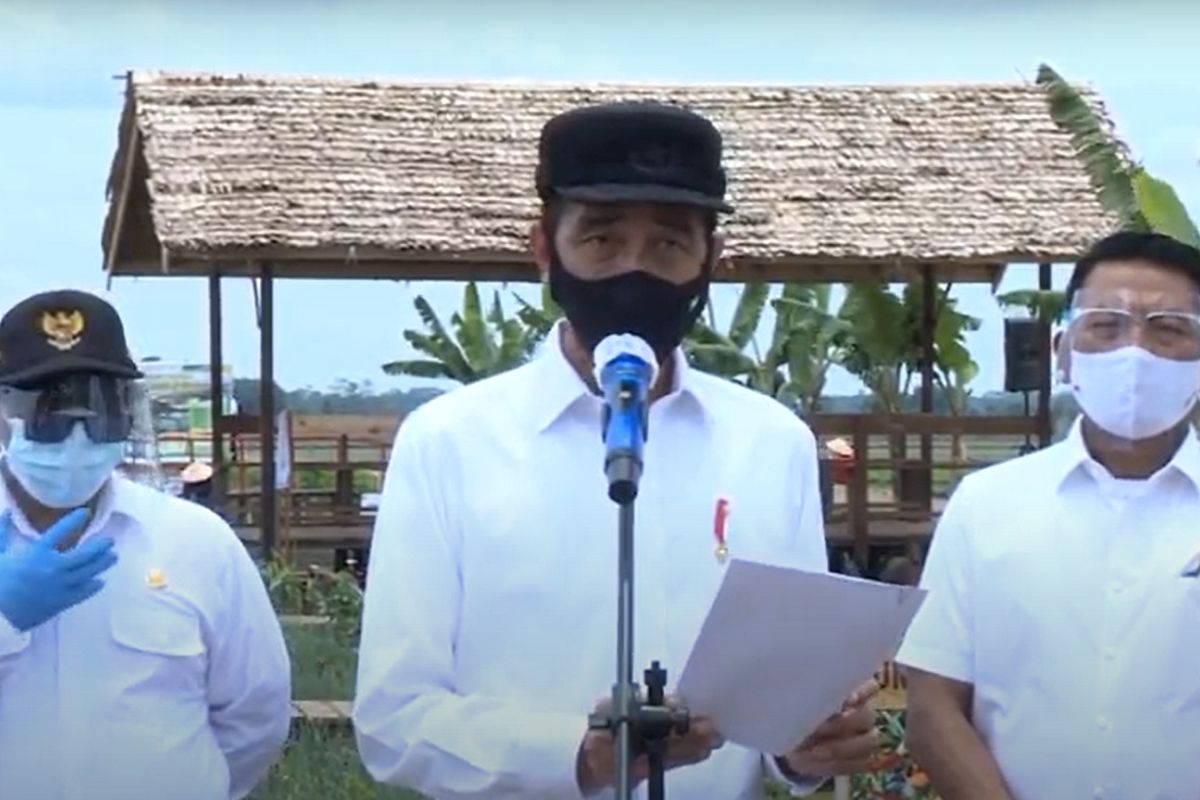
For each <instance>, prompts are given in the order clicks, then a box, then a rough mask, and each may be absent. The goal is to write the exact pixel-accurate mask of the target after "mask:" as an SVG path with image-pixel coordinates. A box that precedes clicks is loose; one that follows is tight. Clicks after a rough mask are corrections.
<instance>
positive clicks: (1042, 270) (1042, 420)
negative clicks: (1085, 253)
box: [1037, 264, 1054, 447]
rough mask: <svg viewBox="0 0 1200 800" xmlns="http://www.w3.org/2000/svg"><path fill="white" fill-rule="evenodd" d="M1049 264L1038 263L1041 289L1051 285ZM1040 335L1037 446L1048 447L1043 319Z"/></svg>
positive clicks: (1047, 328) (1047, 370) (1046, 333)
mask: <svg viewBox="0 0 1200 800" xmlns="http://www.w3.org/2000/svg"><path fill="white" fill-rule="evenodd" d="M1051 277H1052V276H1051V273H1050V265H1049V264H1038V289H1039V290H1041V291H1044V292H1045V291H1049V290H1050V288H1051V286H1052V281H1051ZM1040 327H1041V330H1040V335H1039V337H1038V339H1039V341H1040V342H1041V364H1040V365H1039V367H1038V377H1039V385H1038V405H1037V415H1038V446H1040V447H1049V446H1050V440H1051V438H1052V437H1053V433H1054V432H1053V430H1052V426H1051V421H1050V322H1049V320H1043V321H1042V323H1041V326H1040Z"/></svg>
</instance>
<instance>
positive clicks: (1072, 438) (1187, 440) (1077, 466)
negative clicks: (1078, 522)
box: [1056, 415, 1200, 491]
mask: <svg viewBox="0 0 1200 800" xmlns="http://www.w3.org/2000/svg"><path fill="white" fill-rule="evenodd" d="M1058 447H1059V448H1060V453H1061V455H1062V459H1061V462H1060V464H1059V466H1060V470H1059V472H1058V475H1057V484H1056V485H1057V486H1058V487H1059V488H1061V487H1062V485H1063V484H1064V483H1066V481H1067V479H1069V478H1071V477H1072V476H1074V475H1075V474H1076V473H1078V472H1079V471H1080V470H1095V469H1098V470H1103V469H1104V467H1103V466H1101V465H1100V464H1099V462H1097V461H1096V460H1095V459H1094V458H1092V454H1091V453H1089V452H1088V449H1087V444H1086V443H1085V442H1084V441H1083V415H1080V416H1079V417H1078V418H1076V420H1075V422H1074V423H1073V424H1072V425H1071V430H1070V432H1069V433H1068V434H1067V436H1066V438H1065V439H1063V441H1062V442H1060V443H1059V445H1058ZM1089 465H1091V466H1089ZM1172 470H1173V471H1175V472H1178V473H1180V474H1182V475H1183V476H1184V477H1185V478H1187V479H1188V480H1189V481H1191V483H1192V486H1193V487H1195V488H1196V490H1197V491H1200V441H1198V440H1197V438H1196V432H1195V431H1194V430H1192V429H1190V428H1189V430H1188V433H1187V435H1186V436H1185V437H1184V438H1183V443H1182V444H1180V445H1179V449H1178V450H1176V451H1175V455H1174V456H1172V457H1171V460H1170V461H1169V462H1167V465H1166V466H1165V467H1163V469H1162V470H1160V472H1159V473H1158V474H1162V473H1163V472H1167V471H1172Z"/></svg>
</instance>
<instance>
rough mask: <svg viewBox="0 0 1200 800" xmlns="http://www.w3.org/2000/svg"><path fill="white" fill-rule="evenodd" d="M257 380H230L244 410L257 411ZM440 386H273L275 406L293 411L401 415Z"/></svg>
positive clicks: (346, 383) (433, 394)
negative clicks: (382, 387) (388, 387)
mask: <svg viewBox="0 0 1200 800" xmlns="http://www.w3.org/2000/svg"><path fill="white" fill-rule="evenodd" d="M259 385H260V384H259V381H258V379H257V378H242V379H238V380H235V381H234V382H233V396H234V399H235V400H237V404H238V408H239V409H240V410H241V413H243V414H250V415H257V414H258V408H259ZM441 393H442V391H441V390H440V389H408V390H402V389H389V390H387V391H383V392H380V391H377V390H376V389H375V387H374V386H372V385H371V382H370V381H364V382H363V383H354V382H353V381H339V382H338V383H336V384H334V385H333V386H332V387H331V388H329V389H326V390H324V391H321V390H320V389H313V388H311V387H305V388H303V389H293V390H290V391H288V390H286V389H283V388H282V387H280V386H279V385H278V384H276V386H275V410H276V411H283V410H284V409H287V410H289V411H291V412H293V413H295V414H360V415H364V416H365V415H376V414H378V415H395V416H403V415H405V414H407V413H408V412H410V411H412V410H413V409H414V408H416V407H417V406H419V405H421V404H422V403H424V402H427V401H429V400H432V399H433V398H434V397H437V396H438V395H439V394H441Z"/></svg>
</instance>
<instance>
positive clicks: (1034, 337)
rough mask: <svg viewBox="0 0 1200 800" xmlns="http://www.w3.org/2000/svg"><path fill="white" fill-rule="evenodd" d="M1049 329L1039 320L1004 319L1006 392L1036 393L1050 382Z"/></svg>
mask: <svg viewBox="0 0 1200 800" xmlns="http://www.w3.org/2000/svg"><path fill="white" fill-rule="evenodd" d="M1049 347H1050V332H1049V329H1048V328H1047V327H1046V326H1045V325H1043V324H1042V323H1040V322H1038V321H1037V320H1036V319H1006V320H1004V391H1006V392H1036V391H1037V390H1038V389H1039V388H1041V386H1042V383H1043V382H1044V381H1048V380H1049V379H1050V364H1049V359H1046V363H1044V364H1043V362H1042V352H1043V349H1045V351H1046V352H1048V351H1049Z"/></svg>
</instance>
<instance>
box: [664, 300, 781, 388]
mask: <svg viewBox="0 0 1200 800" xmlns="http://www.w3.org/2000/svg"><path fill="white" fill-rule="evenodd" d="M770 290H771V287H770V285H769V284H766V283H763V282H761V281H756V282H752V283H747V284H746V285H745V287H743V289H742V293H741V295H740V296H739V297H738V304H737V307H736V308H735V309H734V312H733V320H732V321H731V322H730V324H729V332H728V333H721V332H720V331H718V330H716V328H714V327H713V325H712V322H713V320H712V319H711V317H710V319H709V321H708V322H703V321H698V322H697V323H696V325H695V327H694V328H693V329H692V330H691V332H690V333H689V334H688V336H687V338H686V339H685V340H684V343H683V347H684V352H685V353H686V355H687V357H688V363H689V364H691V365H692V366H693V367H695V368H696V369H699V370H701V371H703V372H709V373H712V374H714V375H721V376H723V377H725V378H729V379H730V380H734V381H737V382H739V383H743V384H745V385H746V386H750V387H751V388H754V389H757V390H758V391H763V392H766V393H767V394H771V395H772V396H773V395H774V394H775V390H776V388H777V386H778V385H780V384H781V383H782V381H783V376H782V373H781V367H782V365H783V356H782V348H783V344H782V342H780V341H779V340H778V338H776V339H773V340H772V342H771V345H770V346H769V347H768V348H767V353H766V356H765V357H764V356H763V354H762V353H761V352H760V351H759V347H758V342H757V341H756V340H755V338H754V333H755V331H757V330H758V326H759V323H760V322H761V320H762V314H763V310H764V309H765V308H766V305H767V299H768V297H769V295H770ZM747 347H749V348H750V351H751V352H750V353H747V352H746V348H747Z"/></svg>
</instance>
